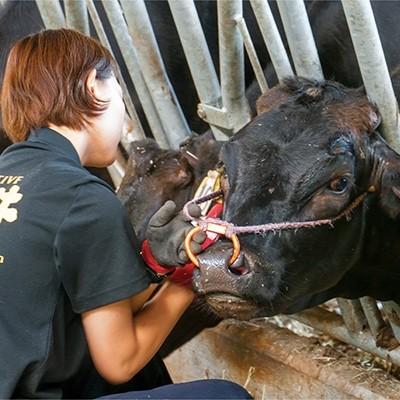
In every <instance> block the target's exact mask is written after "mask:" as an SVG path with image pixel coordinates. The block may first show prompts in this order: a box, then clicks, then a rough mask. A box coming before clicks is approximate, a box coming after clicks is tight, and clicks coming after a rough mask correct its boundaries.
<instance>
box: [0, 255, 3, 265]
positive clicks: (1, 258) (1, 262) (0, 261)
mask: <svg viewBox="0 0 400 400" xmlns="http://www.w3.org/2000/svg"><path fill="white" fill-rule="evenodd" d="M0 264H4V256H0Z"/></svg>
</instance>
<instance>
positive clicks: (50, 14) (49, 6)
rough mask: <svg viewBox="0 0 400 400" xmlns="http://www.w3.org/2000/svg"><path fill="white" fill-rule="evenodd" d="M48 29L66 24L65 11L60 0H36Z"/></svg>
mask: <svg viewBox="0 0 400 400" xmlns="http://www.w3.org/2000/svg"><path fill="white" fill-rule="evenodd" d="M36 5H37V7H38V9H39V13H40V16H41V17H42V20H43V23H44V26H45V27H46V29H57V28H63V27H65V26H66V24H65V18H64V13H63V10H62V8H61V4H60V2H59V1H58V0H36Z"/></svg>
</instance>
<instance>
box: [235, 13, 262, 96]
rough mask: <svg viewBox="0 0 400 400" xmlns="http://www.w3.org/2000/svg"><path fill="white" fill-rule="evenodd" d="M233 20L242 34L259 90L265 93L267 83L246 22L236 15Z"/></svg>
mask: <svg viewBox="0 0 400 400" xmlns="http://www.w3.org/2000/svg"><path fill="white" fill-rule="evenodd" d="M235 21H236V23H237V26H238V28H239V30H240V34H241V35H242V39H243V43H244V46H245V48H246V51H247V55H248V56H249V60H250V63H251V66H252V67H253V70H254V74H255V76H256V79H257V82H258V84H259V86H260V89H261V92H262V93H265V92H266V91H267V90H268V83H267V80H266V79H265V76H264V71H263V69H262V67H261V64H260V61H259V60H258V57H257V53H256V49H255V48H254V45H253V42H252V41H251V37H250V33H249V30H248V29H247V25H246V22H245V20H244V18H243V17H236V18H235Z"/></svg>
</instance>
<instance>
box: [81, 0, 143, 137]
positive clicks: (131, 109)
mask: <svg viewBox="0 0 400 400" xmlns="http://www.w3.org/2000/svg"><path fill="white" fill-rule="evenodd" d="M86 4H87V7H88V11H89V14H90V18H91V19H92V22H93V25H94V27H95V29H96V33H97V36H98V37H99V39H100V42H101V43H102V45H103V46H104V47H106V48H107V49H108V50H109V51H110V53H111V54H112V56H113V57H114V53H113V51H112V48H111V45H110V42H109V41H108V38H107V35H106V33H105V31H104V28H103V25H102V23H101V20H100V17H99V14H98V13H97V10H96V7H95V5H94V2H93V0H86ZM115 73H116V75H117V78H118V80H119V84H120V85H121V88H122V92H123V94H124V101H125V105H126V108H127V110H128V114H129V116H130V117H131V118H132V119H133V120H134V125H135V126H136V127H137V133H136V135H137V136H138V137H140V138H142V139H144V138H145V134H144V131H143V127H142V124H141V123H140V120H139V117H138V115H137V113H136V110H135V106H134V105H133V102H132V99H131V97H130V95H129V92H128V88H127V87H126V84H125V81H124V79H123V77H122V75H121V71H120V69H119V68H118V67H117V70H116V71H115ZM124 145H125V144H124Z"/></svg>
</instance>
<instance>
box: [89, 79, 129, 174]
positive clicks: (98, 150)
mask: <svg viewBox="0 0 400 400" xmlns="http://www.w3.org/2000/svg"><path fill="white" fill-rule="evenodd" d="M94 95H95V96H96V98H97V99H99V100H103V101H107V102H108V106H107V108H106V110H104V111H103V113H102V114H100V115H99V116H97V117H95V119H94V121H93V124H92V129H91V131H92V132H91V135H90V137H91V147H92V151H91V155H92V156H91V157H90V165H91V166H107V165H110V164H112V162H113V161H114V160H115V157H116V155H117V148H118V143H119V141H120V140H121V134H122V129H123V125H124V118H125V105H124V102H123V99H122V90H121V86H120V85H119V83H118V81H117V80H116V78H115V76H112V77H111V78H107V79H103V80H99V79H95V82H94Z"/></svg>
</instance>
